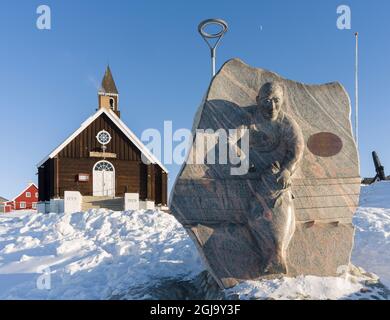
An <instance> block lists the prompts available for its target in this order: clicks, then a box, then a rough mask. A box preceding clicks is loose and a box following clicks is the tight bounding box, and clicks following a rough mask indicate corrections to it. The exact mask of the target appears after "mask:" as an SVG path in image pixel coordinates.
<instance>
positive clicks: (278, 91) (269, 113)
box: [257, 84, 284, 121]
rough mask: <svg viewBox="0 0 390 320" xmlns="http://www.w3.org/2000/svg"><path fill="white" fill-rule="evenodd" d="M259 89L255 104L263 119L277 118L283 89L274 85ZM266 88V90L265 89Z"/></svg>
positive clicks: (281, 103) (272, 119)
mask: <svg viewBox="0 0 390 320" xmlns="http://www.w3.org/2000/svg"><path fill="white" fill-rule="evenodd" d="M266 85H268V87H266V88H262V89H260V93H259V96H258V97H257V105H258V106H259V107H260V111H261V113H262V115H263V117H264V118H265V119H269V120H271V121H274V120H276V119H277V118H278V114H279V112H280V109H281V107H282V105H283V101H284V100H283V99H284V98H283V89H282V87H280V86H278V85H275V86H269V84H266ZM267 89H268V90H267Z"/></svg>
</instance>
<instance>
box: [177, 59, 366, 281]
mask: <svg viewBox="0 0 390 320" xmlns="http://www.w3.org/2000/svg"><path fill="white" fill-rule="evenodd" d="M207 130H209V131H207ZM210 130H211V131H210ZM221 130H225V131H226V132H228V131H229V130H236V131H237V132H239V134H237V136H236V139H234V138H232V137H230V136H229V138H228V144H227V145H228V146H227V148H232V149H233V150H234V151H235V153H237V155H239V156H240V159H241V165H242V163H244V162H247V170H244V171H243V172H240V174H232V168H234V167H237V166H240V164H237V162H236V163H234V164H232V163H221V161H220V162H218V161H212V162H210V161H207V160H208V158H207V157H208V156H209V154H210V152H214V153H215V154H216V158H218V159H221V158H219V156H220V155H221V154H223V152H224V151H226V150H224V149H223V148H222V146H223V144H220V141H223V139H222V138H221V136H218V138H217V139H214V140H210V139H209V138H210V135H214V136H215V134H216V133H219V132H220V131H221ZM210 132H211V133H210ZM229 132H230V131H229ZM193 135H194V139H193V143H192V145H191V150H190V152H189V154H188V158H187V161H186V163H185V164H184V165H183V166H182V168H181V170H180V173H179V175H178V177H177V179H176V181H175V184H174V187H173V190H172V192H171V199H170V200H171V201H170V207H171V211H172V213H173V214H174V216H175V217H176V218H177V219H178V221H179V222H181V223H182V224H183V226H184V227H185V228H186V230H187V232H188V234H189V235H190V237H191V238H192V239H193V241H194V242H195V244H196V246H197V248H198V250H199V252H200V254H201V256H202V258H203V261H204V263H205V264H206V266H207V268H208V271H209V272H210V274H211V275H212V276H213V277H214V279H215V280H216V281H217V283H218V284H219V285H220V287H225V288H227V287H230V286H233V285H235V284H237V283H238V282H239V281H241V280H249V279H252V280H253V279H258V278H261V277H265V276H267V277H273V276H277V275H280V274H287V275H291V276H294V275H299V274H312V275H319V276H333V275H337V274H339V273H341V272H343V270H345V268H346V267H347V266H348V264H349V260H350V254H351V249H352V245H353V233H354V228H353V225H352V216H353V214H354V211H355V209H356V207H357V203H358V197H359V190H360V177H359V163H358V155H357V149H356V145H355V142H354V139H353V137H352V129H351V122H350V101H349V97H348V95H347V93H346V92H345V90H344V89H343V87H342V86H341V85H340V84H339V83H329V84H325V85H305V84H302V83H298V82H295V81H291V80H287V79H284V78H282V77H280V76H279V75H277V74H275V73H272V72H269V71H266V70H262V69H257V68H251V67H250V66H248V65H246V64H245V63H243V62H242V61H241V60H239V59H233V60H230V61H228V62H226V63H225V64H224V66H223V67H222V68H221V70H220V71H219V72H218V74H217V75H216V76H215V77H214V78H213V80H212V82H211V84H210V87H209V89H208V91H207V94H206V96H205V98H204V100H203V102H202V104H201V105H200V107H199V109H198V111H197V113H196V115H195V120H194V124H193ZM233 137H234V136H233ZM246 137H247V138H248V143H247V144H246V143H245V141H246V140H245V139H246ZM210 141H212V143H211V144H212V145H211V146H209V145H208V143H210ZM205 145H206V146H205ZM246 146H247V148H246ZM199 150H202V151H205V152H203V153H200V151H199ZM199 155H200V157H203V158H204V161H203V162H201V163H200V162H197V161H194V159H198V158H199ZM243 167H245V166H243Z"/></svg>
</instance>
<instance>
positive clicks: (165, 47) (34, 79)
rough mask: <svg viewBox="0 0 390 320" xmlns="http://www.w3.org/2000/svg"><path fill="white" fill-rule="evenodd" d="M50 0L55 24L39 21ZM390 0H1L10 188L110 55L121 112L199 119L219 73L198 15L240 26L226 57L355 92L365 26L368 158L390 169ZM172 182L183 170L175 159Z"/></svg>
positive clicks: (363, 112) (180, 122)
mask: <svg viewBox="0 0 390 320" xmlns="http://www.w3.org/2000/svg"><path fill="white" fill-rule="evenodd" d="M41 4H46V5H49V6H50V8H51V10H52V29H51V30H38V29H37V28H36V19H37V17H38V15H37V14H36V9H37V7H38V6H39V5H41ZM341 4H347V5H349V6H350V8H351V10H352V29H351V30H338V29H337V28H336V19H337V14H336V8H337V6H338V5H341ZM389 15H390V2H389V1H388V0H382V1H379V0H372V1H333V0H321V1H309V0H308V1H303V0H301V1H272V2H271V1H247V0H241V1H237V0H236V1H229V0H219V1H205V0H197V1H192V0H191V1H182V0H181V1H179V0H166V1H159V0H145V1H124V0H123V1H121V0H111V1H100V0H95V1H74V0H67V1H63V0H40V1H32V0H31V1H25V0H23V1H22V0H12V1H10V0H3V1H2V6H1V10H0V34H1V40H2V45H1V48H2V49H1V50H0V64H1V69H0V70H1V71H0V87H1V91H0V92H1V98H0V108H1V119H2V121H1V126H0V132H1V136H2V137H3V139H2V144H1V157H0V167H1V168H2V173H1V180H0V195H1V196H5V197H8V198H12V197H13V196H14V195H15V194H17V193H18V192H19V191H20V190H21V189H22V188H23V187H24V186H25V185H26V183H27V182H29V181H34V182H35V181H36V180H37V176H36V167H35V165H36V163H37V162H39V161H40V160H41V159H42V158H43V157H44V156H45V155H47V154H48V153H49V151H51V150H52V149H53V148H54V147H56V146H57V145H58V144H59V143H60V142H62V141H63V140H64V139H65V138H66V137H67V136H68V135H69V134H70V133H72V132H73V131H74V130H75V129H77V128H78V127H79V125H80V124H81V123H82V122H83V121H84V120H85V119H86V118H87V117H88V116H90V115H91V114H92V113H94V111H95V109H96V107H97V87H98V85H99V84H100V81H101V78H102V76H103V73H104V69H105V67H106V65H107V63H108V62H109V63H110V66H111V69H112V71H113V74H114V78H115V81H116V84H117V87H118V89H119V92H120V109H121V112H122V119H123V120H124V121H125V122H126V124H127V125H128V126H129V127H130V128H131V129H132V130H133V131H134V132H135V133H136V134H137V135H138V136H139V137H140V136H141V133H142V131H143V130H144V129H147V128H157V129H160V130H162V128H163V121H164V120H172V121H173V129H174V130H175V129H178V128H191V125H192V120H193V116H194V113H195V110H196V108H197V107H198V105H199V103H200V101H201V99H202V97H203V95H204V93H205V90H206V89H207V86H208V83H209V80H210V65H209V63H210V62H209V52H208V50H207V47H206V44H205V43H204V42H203V40H202V39H201V38H200V36H199V34H198V33H197V25H198V23H199V22H200V21H201V20H203V19H206V18H210V17H220V18H223V19H225V20H226V21H227V22H228V23H229V26H230V29H229V32H228V33H227V34H226V37H225V38H224V39H223V43H222V45H221V47H220V49H219V51H218V61H217V67H220V66H221V64H222V63H223V62H224V61H226V60H228V59H230V58H233V57H239V58H241V59H242V60H244V61H245V62H246V63H248V64H250V65H253V66H257V67H263V68H265V69H269V70H272V71H275V72H277V73H279V74H280V75H282V76H283V77H286V78H290V79H293V80H297V81H301V82H305V83H316V84H319V83H325V82H330V81H335V80H336V81H339V82H341V83H342V84H343V85H344V86H345V88H346V89H347V91H348V92H349V94H350V96H351V100H352V103H353V102H354V98H353V96H354V36H353V33H354V32H355V31H359V34H360V107H361V108H360V128H359V130H360V160H361V172H362V176H373V175H374V169H373V165H372V160H371V151H372V150H377V151H378V153H379V155H380V157H381V159H382V162H383V164H384V166H385V168H387V174H390V149H389V148H388V141H387V139H389V133H388V128H389V119H390V105H389V103H388V101H389V100H390V88H389V80H388V77H389V74H390V64H389V62H388V57H389V56H390V44H389V31H390V21H389V20H390V19H389ZM167 167H168V169H169V170H170V186H171V185H172V183H173V181H174V178H175V176H176V174H177V172H178V169H179V167H178V166H177V165H168V166H167Z"/></svg>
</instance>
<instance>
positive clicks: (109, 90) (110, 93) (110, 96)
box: [98, 66, 120, 117]
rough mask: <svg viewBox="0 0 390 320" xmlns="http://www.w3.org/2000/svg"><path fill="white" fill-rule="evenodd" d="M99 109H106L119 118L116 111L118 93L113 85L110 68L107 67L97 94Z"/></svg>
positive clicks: (117, 110)
mask: <svg viewBox="0 0 390 320" xmlns="http://www.w3.org/2000/svg"><path fill="white" fill-rule="evenodd" d="M98 100H99V109H101V108H107V109H110V110H112V111H114V112H115V113H116V115H117V116H118V117H120V112H119V109H118V102H119V93H118V90H117V88H116V85H115V81H114V78H113V77H112V73H111V70H110V66H107V68H106V72H105V73H104V77H103V80H102V85H101V87H100V90H99V92H98Z"/></svg>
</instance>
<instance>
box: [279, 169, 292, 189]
mask: <svg viewBox="0 0 390 320" xmlns="http://www.w3.org/2000/svg"><path fill="white" fill-rule="evenodd" d="M290 179H291V173H290V171H289V170H288V169H284V170H283V171H282V172H281V173H280V175H279V177H278V178H277V179H276V181H277V182H280V183H281V184H282V186H283V188H284V189H286V188H287V187H288V186H289V185H290Z"/></svg>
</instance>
